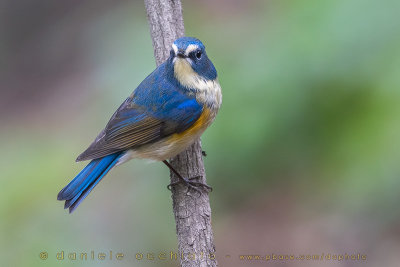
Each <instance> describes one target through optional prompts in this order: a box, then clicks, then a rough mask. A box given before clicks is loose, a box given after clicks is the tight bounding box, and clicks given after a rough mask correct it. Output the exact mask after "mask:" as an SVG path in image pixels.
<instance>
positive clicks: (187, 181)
mask: <svg viewBox="0 0 400 267" xmlns="http://www.w3.org/2000/svg"><path fill="white" fill-rule="evenodd" d="M163 162H164V164H165V165H167V167H168V168H169V169H170V170H171V171H172V172H173V173H175V174H176V176H178V178H179V181H177V182H174V183H170V184H169V185H168V186H167V188H168V190H171V188H172V186H174V185H177V184H180V183H184V184H185V185H186V186H187V187H188V188H192V189H193V190H195V191H197V192H199V193H200V194H201V191H200V190H199V189H198V188H199V187H203V189H204V188H205V189H206V190H209V191H210V192H211V191H212V187H211V186H209V185H206V184H203V183H200V182H193V181H190V180H192V179H196V178H198V177H199V176H197V177H192V178H189V179H187V178H183V177H182V175H180V174H179V172H177V171H176V170H175V169H174V167H172V166H171V164H169V162H168V161H166V160H163Z"/></svg>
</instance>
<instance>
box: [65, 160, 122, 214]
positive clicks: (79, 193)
mask: <svg viewBox="0 0 400 267" xmlns="http://www.w3.org/2000/svg"><path fill="white" fill-rule="evenodd" d="M121 155H122V153H115V154H111V155H108V156H105V157H103V158H99V159H94V160H92V161H91V162H90V163H89V164H88V165H87V166H86V167H85V168H84V169H83V170H82V171H81V172H80V173H79V174H78V175H77V176H76V177H75V178H74V179H73V180H72V181H71V182H70V183H69V184H68V185H67V186H66V187H64V188H63V189H62V190H61V191H60V193H58V196H57V199H58V200H65V205H64V208H65V209H66V208H69V213H71V212H73V211H74V210H75V209H76V208H77V207H78V205H79V204H80V203H81V202H82V200H84V199H85V198H86V196H87V195H88V194H89V193H90V191H92V190H93V188H94V187H95V186H96V185H97V184H98V183H99V182H100V180H101V179H102V178H103V177H104V176H105V175H106V174H107V173H108V172H109V171H110V170H111V168H112V167H114V166H115V164H116V163H117V162H118V159H119V158H120V157H121Z"/></svg>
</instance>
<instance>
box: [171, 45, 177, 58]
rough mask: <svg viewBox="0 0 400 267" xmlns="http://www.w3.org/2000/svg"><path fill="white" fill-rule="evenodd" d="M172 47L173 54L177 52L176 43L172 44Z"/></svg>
mask: <svg viewBox="0 0 400 267" xmlns="http://www.w3.org/2000/svg"><path fill="white" fill-rule="evenodd" d="M172 49H174V52H175V55H176V54H178V47H177V46H176V44H172Z"/></svg>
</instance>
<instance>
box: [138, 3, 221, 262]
mask: <svg viewBox="0 0 400 267" xmlns="http://www.w3.org/2000/svg"><path fill="white" fill-rule="evenodd" d="M144 2H145V6H146V10H147V18H148V21H149V25H150V33H151V38H152V41H153V47H154V56H155V59H156V63H157V66H158V65H160V64H161V63H162V62H164V61H165V60H166V59H167V58H168V56H169V51H170V49H171V45H172V43H173V42H174V41H175V39H177V38H179V37H182V36H184V34H185V28H184V25H183V16H182V5H181V1H180V0H145V1H144ZM170 163H171V165H172V166H173V167H174V168H175V169H176V170H177V171H178V172H179V173H180V174H181V175H182V176H184V177H187V178H192V177H199V178H198V180H197V181H199V182H202V183H206V175H205V169H204V163H203V158H202V148H201V142H200V140H197V141H196V142H195V143H194V144H193V145H192V146H190V147H189V148H188V149H187V150H185V151H184V152H182V153H180V154H179V155H178V156H176V157H175V158H173V159H171V160H170ZM177 180H178V177H176V175H175V174H174V173H172V172H171V182H175V181H177ZM172 203H173V211H174V215H175V222H176V233H177V237H178V250H179V255H178V257H179V258H180V261H181V266H184V267H194V266H196V267H209V266H217V261H216V258H215V246H214V238H213V233H212V229H211V208H210V200H209V198H208V193H207V192H204V193H202V194H199V193H198V192H196V191H194V190H189V191H188V190H187V187H186V186H184V185H178V186H174V187H173V188H172ZM182 255H183V257H182Z"/></svg>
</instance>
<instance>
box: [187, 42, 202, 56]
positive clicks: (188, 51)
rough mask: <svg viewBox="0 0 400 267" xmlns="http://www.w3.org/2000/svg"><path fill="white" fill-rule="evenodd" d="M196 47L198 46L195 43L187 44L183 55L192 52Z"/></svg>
mask: <svg viewBox="0 0 400 267" xmlns="http://www.w3.org/2000/svg"><path fill="white" fill-rule="evenodd" d="M198 48H199V46H198V45H195V44H190V45H188V47H187V48H186V51H185V55H186V56H188V55H189V54H190V52H193V51H194V50H196V49H198Z"/></svg>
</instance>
